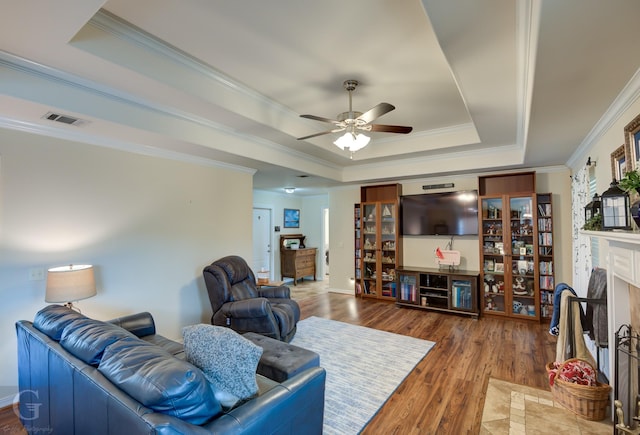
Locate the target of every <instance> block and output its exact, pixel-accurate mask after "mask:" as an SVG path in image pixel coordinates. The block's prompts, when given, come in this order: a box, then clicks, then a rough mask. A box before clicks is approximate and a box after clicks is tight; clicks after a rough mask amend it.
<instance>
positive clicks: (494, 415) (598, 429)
mask: <svg viewBox="0 0 640 435" xmlns="http://www.w3.org/2000/svg"><path fill="white" fill-rule="evenodd" d="M612 433H613V425H612V423H611V422H610V421H609V419H608V418H607V419H605V420H603V421H601V422H594V421H589V420H585V419H583V418H580V417H578V416H576V415H575V414H573V413H572V412H571V411H569V410H567V409H565V408H563V407H562V406H561V405H559V404H556V403H554V401H553V396H552V395H551V392H550V391H545V390H539V389H536V388H530V387H525V386H523V385H516V384H512V383H510V382H505V381H501V380H498V379H493V378H491V379H489V386H488V387H487V397H486V399H485V405H484V410H483V413H482V427H481V428H480V435H503V434H504V435H507V434H508V435H525V434H526V435H538V434H540V435H542V434H545V435H546V434H553V435H564V434H571V435H600V434H603V435H604V434H612Z"/></svg>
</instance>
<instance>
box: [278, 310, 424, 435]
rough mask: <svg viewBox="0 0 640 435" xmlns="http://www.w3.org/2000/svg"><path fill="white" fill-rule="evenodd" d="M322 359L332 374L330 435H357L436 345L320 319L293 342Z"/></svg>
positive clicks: (301, 327) (306, 323) (327, 415)
mask: <svg viewBox="0 0 640 435" xmlns="http://www.w3.org/2000/svg"><path fill="white" fill-rule="evenodd" d="M291 344H294V345H296V346H299V347H303V348H305V349H309V350H312V351H314V352H316V353H318V354H319V355H320V366H322V367H324V368H325V370H326V371H327V382H326V391H325V406H324V407H325V409H324V432H323V433H324V435H329V434H336V435H338V434H339V435H347V434H357V433H358V432H360V431H361V430H362V429H363V428H364V426H365V425H366V424H367V423H368V422H369V421H370V420H371V418H373V416H374V415H375V414H376V412H378V410H379V409H380V407H382V405H383V404H384V403H385V402H386V401H387V399H388V398H389V396H390V395H391V394H392V393H393V392H394V391H395V390H396V388H398V386H399V385H400V384H401V383H402V381H403V380H404V378H405V377H406V376H407V375H408V374H409V373H410V372H411V370H413V368H414V367H415V366H416V364H418V363H419V362H420V360H422V358H424V356H425V355H426V354H427V352H429V350H431V348H432V347H433V345H434V344H435V343H434V342H432V341H427V340H421V339H418V338H413V337H407V336H404V335H399V334H392V333H390V332H385V331H379V330H377V329H371V328H365V327H363V326H356V325H350V324H348V323H344V322H338V321H335V320H328V319H323V318H319V317H309V318H307V319H304V320H302V321H300V322H299V323H298V331H297V332H296V335H295V337H294V338H293V340H292V341H291Z"/></svg>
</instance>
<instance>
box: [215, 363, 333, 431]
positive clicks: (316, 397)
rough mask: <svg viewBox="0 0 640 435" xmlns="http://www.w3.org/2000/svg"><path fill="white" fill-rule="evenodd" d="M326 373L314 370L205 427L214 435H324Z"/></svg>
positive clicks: (244, 404)
mask: <svg viewBox="0 0 640 435" xmlns="http://www.w3.org/2000/svg"><path fill="white" fill-rule="evenodd" d="M325 380H326V372H325V370H324V369H323V368H322V367H313V368H310V369H308V370H305V371H304V372H301V373H299V374H298V375H296V376H294V377H292V378H291V379H289V380H287V381H285V382H283V383H281V384H280V385H277V386H275V387H273V388H272V389H271V390H269V391H267V392H266V393H264V394H262V395H261V396H259V397H257V398H255V399H252V400H249V401H247V402H245V403H243V404H242V405H240V406H238V407H237V408H234V409H233V410H231V411H229V412H228V413H226V414H224V415H222V416H220V417H218V418H217V419H215V420H213V421H211V422H209V423H207V424H205V425H204V426H203V427H204V428H206V429H208V430H210V431H211V432H212V433H252V434H253V433H255V434H258V433H304V434H318V435H320V434H322V424H323V421H324V391H325Z"/></svg>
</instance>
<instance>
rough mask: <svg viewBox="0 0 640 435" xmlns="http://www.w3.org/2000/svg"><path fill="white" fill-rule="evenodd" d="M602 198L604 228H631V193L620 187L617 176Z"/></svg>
mask: <svg viewBox="0 0 640 435" xmlns="http://www.w3.org/2000/svg"><path fill="white" fill-rule="evenodd" d="M600 198H601V199H602V229H603V230H630V229H631V222H630V219H629V195H627V193H626V192H625V191H624V190H622V189H620V188H619V187H618V182H617V181H616V179H615V178H614V179H613V181H612V182H611V185H610V187H609V188H608V189H607V190H605V191H604V192H603V193H602V195H601V196H600Z"/></svg>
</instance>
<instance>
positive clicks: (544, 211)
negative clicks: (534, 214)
mask: <svg viewBox="0 0 640 435" xmlns="http://www.w3.org/2000/svg"><path fill="white" fill-rule="evenodd" d="M538 214H539V215H540V216H551V204H538Z"/></svg>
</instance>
